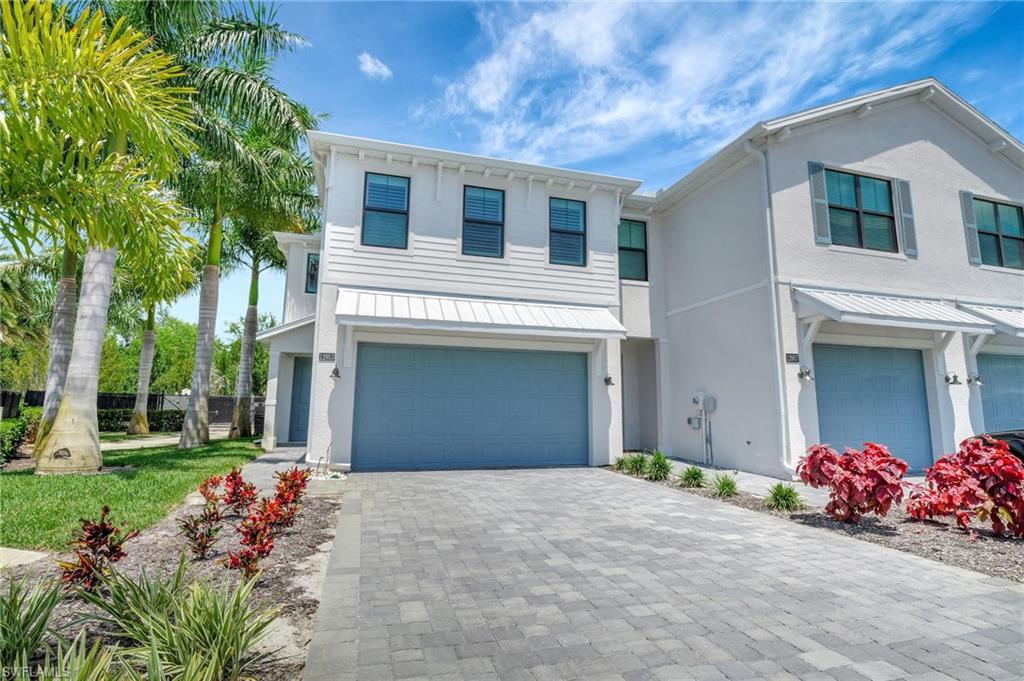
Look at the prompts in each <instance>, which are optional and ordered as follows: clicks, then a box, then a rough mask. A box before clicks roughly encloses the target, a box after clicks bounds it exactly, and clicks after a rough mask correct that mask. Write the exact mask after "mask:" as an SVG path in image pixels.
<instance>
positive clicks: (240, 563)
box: [224, 540, 273, 579]
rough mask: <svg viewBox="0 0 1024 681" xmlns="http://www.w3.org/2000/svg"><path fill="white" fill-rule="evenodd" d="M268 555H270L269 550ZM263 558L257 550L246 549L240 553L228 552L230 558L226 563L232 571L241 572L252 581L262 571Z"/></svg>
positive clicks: (271, 542)
mask: <svg viewBox="0 0 1024 681" xmlns="http://www.w3.org/2000/svg"><path fill="white" fill-rule="evenodd" d="M270 544H271V548H273V540H271V541H270ZM266 553H268V554H269V553H270V551H269V550H267V551H266ZM261 558H262V556H261V555H260V553H259V552H258V551H257V550H256V549H251V548H248V547H247V548H244V549H242V550H241V551H239V552H237V553H236V552H234V551H228V557H227V560H226V561H225V563H224V564H225V565H227V567H228V569H230V570H241V572H242V576H243V577H244V578H245V579H252V578H253V577H255V576H256V575H257V574H259V571H260V559H261Z"/></svg>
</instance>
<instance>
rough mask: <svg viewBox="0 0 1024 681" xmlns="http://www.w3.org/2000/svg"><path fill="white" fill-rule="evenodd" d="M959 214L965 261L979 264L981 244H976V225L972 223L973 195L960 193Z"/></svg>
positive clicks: (964, 192)
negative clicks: (961, 222) (964, 239)
mask: <svg viewBox="0 0 1024 681" xmlns="http://www.w3.org/2000/svg"><path fill="white" fill-rule="evenodd" d="M960 212H961V213H963V216H964V236H965V237H966V238H967V260H968V261H969V262H970V263H971V264H972V265H980V264H981V244H979V243H978V225H977V224H976V223H975V222H974V194H972V193H971V192H967V191H961V192H960Z"/></svg>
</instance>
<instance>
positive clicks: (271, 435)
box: [261, 350, 281, 451]
mask: <svg viewBox="0 0 1024 681" xmlns="http://www.w3.org/2000/svg"><path fill="white" fill-rule="evenodd" d="M280 366H281V353H280V351H277V350H271V351H270V364H269V366H268V367H267V399H266V401H265V402H264V403H263V438H262V440H261V444H262V446H263V450H264V451H270V450H272V449H274V448H275V447H277V372H278V370H279V369H280Z"/></svg>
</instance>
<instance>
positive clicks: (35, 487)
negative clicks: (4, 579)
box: [0, 440, 259, 551]
mask: <svg viewBox="0 0 1024 681" xmlns="http://www.w3.org/2000/svg"><path fill="white" fill-rule="evenodd" d="M257 454H259V450H258V449H257V448H256V446H255V445H254V444H253V443H252V442H250V441H248V440H219V441H216V442H213V443H211V444H209V445H205V446H203V447H197V448H195V449H178V448H177V447H176V446H173V445H171V446H168V447H152V448H149V449H125V450H120V451H112V452H104V454H103V470H102V471H101V472H100V473H98V474H95V475H71V476H38V475H33V473H32V470H31V469H30V468H28V469H22V470H16V471H10V472H3V473H0V518H3V522H2V523H0V546H9V547H12V548H19V549H40V550H50V551H60V550H63V549H64V548H65V547H66V545H67V542H68V540H69V539H70V538H71V533H72V532H73V531H74V530H75V528H76V527H78V524H79V519H81V518H89V517H94V516H95V515H96V514H98V513H99V510H100V508H101V507H102V506H103V505H108V506H110V507H111V508H112V509H113V510H114V512H115V515H116V516H117V518H118V520H119V521H120V522H121V523H122V524H123V525H124V526H125V527H126V528H127V529H129V530H135V529H143V528H146V527H148V526H150V525H152V524H153V523H155V522H157V521H159V520H160V519H161V518H163V517H165V516H166V515H167V513H168V512H169V511H170V510H171V509H172V508H174V507H175V506H177V505H178V504H180V503H181V502H182V501H184V499H185V496H186V495H187V494H188V493H189V492H192V491H194V490H195V488H196V485H198V484H199V483H200V482H201V481H202V480H203V479H205V478H207V477H209V476H211V475H217V474H220V473H224V472H226V471H228V470H230V469H231V468H233V467H236V466H242V465H244V464H246V463H248V462H249V461H250V460H252V459H253V458H255V457H256V455H257ZM108 470H112V471H113V472H105V471H108Z"/></svg>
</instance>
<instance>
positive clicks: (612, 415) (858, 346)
mask: <svg viewBox="0 0 1024 681" xmlns="http://www.w3.org/2000/svg"><path fill="white" fill-rule="evenodd" d="M310 144H311V149H312V150H313V152H314V155H315V158H316V162H317V171H318V182H319V185H320V191H321V197H322V199H323V202H324V212H325V226H324V230H323V233H322V235H317V236H299V237H297V236H293V235H282V236H281V237H280V238H279V241H280V243H281V246H282V248H283V249H284V250H285V251H286V253H288V256H289V275H288V282H287V289H288V290H287V291H286V294H285V321H284V323H283V324H282V325H281V326H279V327H277V328H275V329H272V330H269V331H267V332H264V333H263V334H262V335H261V337H260V338H261V340H263V341H264V342H268V343H269V344H270V346H271V371H270V381H269V383H268V400H267V417H266V435H265V438H264V444H265V446H267V447H273V446H275V445H276V444H277V443H278V442H285V441H298V442H301V441H308V445H307V446H308V460H309V461H310V462H311V463H316V462H317V461H318V460H319V459H321V458H323V459H325V460H327V461H329V462H330V463H331V464H332V465H335V466H339V467H343V468H347V467H350V466H354V467H355V468H356V469H380V468H436V467H452V466H459V467H473V466H507V465H559V464H568V463H590V464H595V465H596V464H603V463H608V462H609V461H610V460H611V459H613V458H614V457H615V456H616V455H617V454H618V452H619V451H621V450H622V448H623V447H625V448H627V449H644V448H654V447H658V448H660V449H662V450H663V451H665V452H667V453H669V454H671V455H674V456H678V457H681V458H686V459H691V460H698V461H699V460H702V459H703V460H712V461H713V462H714V463H716V464H718V465H723V466H731V467H736V468H740V469H744V470H751V471H758V472H763V473H768V474H772V475H778V476H783V477H786V476H789V475H791V474H792V471H793V466H794V465H795V461H796V459H797V457H799V455H800V454H801V453H802V452H803V451H804V449H805V448H806V446H807V445H808V444H811V443H814V442H822V441H823V442H830V443H832V444H834V445H836V446H846V445H851V446H855V445H859V444H860V443H861V442H863V441H865V440H869V439H870V440H877V441H880V442H883V443H885V444H888V445H889V446H890V447H891V448H892V449H893V451H894V452H895V453H896V454H898V455H900V456H903V457H904V458H906V459H907V460H908V461H910V463H911V464H912V465H913V466H914V467H915V468H920V467H923V466H925V465H927V464H928V463H930V462H931V461H932V460H933V459H934V458H935V457H936V456H938V455H940V454H941V453H942V452H944V451H948V450H950V449H952V448H953V447H954V446H955V443H956V442H957V441H959V439H961V438H962V437H965V436H967V435H970V434H973V433H977V432H984V431H985V430H994V429H999V428H1008V427H1024V269H1022V267H1024V233H1022V232H1021V229H1022V228H1021V224H1022V220H1021V204H1022V203H1024V147H1022V146H1021V144H1020V142H1018V141H1017V140H1015V139H1014V138H1013V137H1011V136H1010V135H1008V134H1007V133H1005V132H1004V131H1002V130H1001V129H999V128H998V127H997V126H995V125H994V124H993V123H991V121H989V120H988V119H986V118H985V117H984V116H983V115H981V114H980V113H979V112H977V111H976V110H974V109H973V108H972V107H970V106H969V105H967V104H966V103H964V102H963V101H962V100H960V99H959V98H958V97H957V96H956V95H955V94H953V93H952V92H950V91H949V90H948V89H946V88H945V87H944V86H942V85H941V84H940V83H938V82H937V81H935V80H933V79H926V80H923V81H918V82H915V83H910V84H907V85H903V86H899V87H895V88H890V89H887V90H883V91H879V92H875V93H871V94H868V95H864V96H861V97H856V98H852V99H849V100H844V101H842V102H838V103H836V104H832V105H828V106H824V107H819V108H816V109H813V110H809V111H806V112H802V113H798V114H794V115H791V116H786V117H783V118H779V119H776V120H773V121H768V122H764V123H759V124H758V125H756V126H754V127H752V128H751V129H750V130H748V131H747V132H746V133H744V134H743V135H741V136H740V137H738V138H737V139H735V140H733V141H732V142H730V143H729V144H727V145H726V146H725V147H724V148H723V149H722V150H721V151H720V152H719V153H717V154H716V155H715V156H713V157H712V158H710V159H708V161H706V162H705V163H703V164H701V165H700V166H698V167H697V168H696V169H695V170H694V171H692V172H690V173H689V174H687V175H686V176H685V177H683V178H682V179H681V180H679V181H678V182H676V183H675V184H674V185H672V186H671V187H669V188H667V189H665V190H663V191H659V192H658V193H657V194H656V195H643V194H635V193H633V192H634V191H635V189H636V187H637V185H638V183H637V182H635V181H631V180H622V179H619V178H613V177H605V176H598V175H592V174H589V173H580V172H577V171H570V170H559V169H553V168H545V167H540V166H533V165H527V164H519V163H509V162H505V161H498V160H495V159H487V158H481V157H475V156H468V155H463V154H454V153H450V152H441V151H437V150H431V149H423V148H417V147H408V146H404V145H396V144H389V143H384V142H374V141H369V140H361V139H356V138H350V137H342V136H337V135H327V134H324V133H311V138H310ZM321 263H322V266H321ZM361 360H362V361H361ZM307 395H308V396H309V397H308V399H307V398H306V397H305V396H307ZM307 434H308V437H307Z"/></svg>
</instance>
